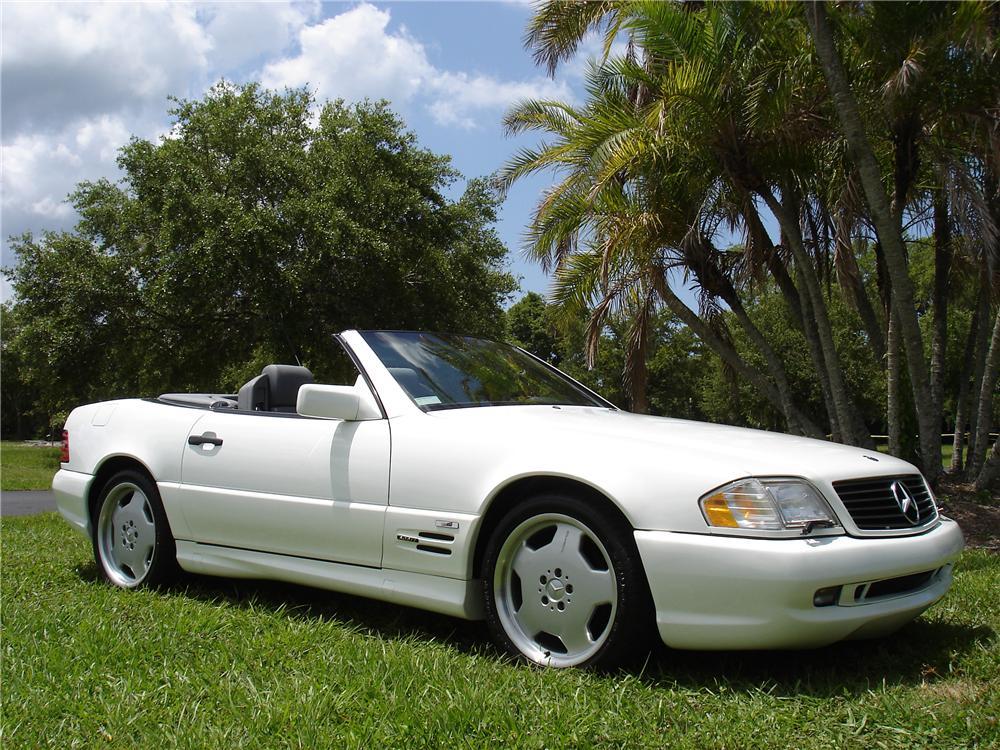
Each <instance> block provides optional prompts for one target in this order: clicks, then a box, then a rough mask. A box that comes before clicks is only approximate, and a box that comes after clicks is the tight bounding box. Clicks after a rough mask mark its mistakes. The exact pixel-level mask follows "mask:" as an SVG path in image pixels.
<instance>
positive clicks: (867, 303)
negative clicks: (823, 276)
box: [836, 227, 886, 365]
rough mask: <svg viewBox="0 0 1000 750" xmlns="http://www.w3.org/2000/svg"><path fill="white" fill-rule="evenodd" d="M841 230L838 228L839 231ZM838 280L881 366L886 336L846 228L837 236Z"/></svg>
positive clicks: (883, 358) (883, 359)
mask: <svg viewBox="0 0 1000 750" xmlns="http://www.w3.org/2000/svg"><path fill="white" fill-rule="evenodd" d="M839 229H840V228H839V227H838V230H839ZM836 265H837V280H838V281H839V282H840V286H841V288H842V289H843V290H844V291H845V292H846V293H847V297H848V301H849V302H850V303H851V304H852V306H853V307H854V309H855V310H856V311H857V313H858V317H860V318H861V325H862V326H863V327H864V329H865V334H866V335H867V336H868V342H869V343H870V344H871V347H872V352H873V353H874V355H875V360H876V361H877V362H878V363H879V364H880V365H881V364H882V363H883V362H884V361H885V346H886V345H885V334H884V332H883V328H882V324H881V323H880V322H879V319H878V316H877V315H876V314H875V308H874V306H873V305H872V301H871V300H870V299H869V298H868V290H866V289H865V284H864V281H863V280H862V278H861V269H860V268H858V259H857V258H855V257H854V248H852V247H851V238H850V235H849V234H848V233H847V230H846V228H844V229H843V232H841V231H838V234H837V263H836Z"/></svg>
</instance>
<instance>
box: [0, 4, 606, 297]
mask: <svg viewBox="0 0 1000 750" xmlns="http://www.w3.org/2000/svg"><path fill="white" fill-rule="evenodd" d="M530 13H531V8H530V5H528V4H526V3H518V2H494V3H468V2H421V3H418V2H391V3H382V2H374V3H356V2H354V3H323V4H318V3H311V2H306V3H302V2H284V1H282V2H268V3H225V4H207V3H205V4H180V3H177V4H158V3H142V4H139V3H117V4H101V3H76V4H72V3H62V4H45V3H37V2H33V3H18V2H4V3H3V4H2V5H0V14H2V19H0V21H2V24H0V25H2V36H3V39H2V42H3V48H2V49H3V59H2V67H0V72H2V79H3V80H2V116H3V121H2V148H3V183H2V184H3V192H2V217H0V218H2V233H3V237H4V238H5V239H4V244H3V262H4V264H9V263H11V262H12V261H13V258H12V257H11V255H10V252H9V249H8V247H7V242H6V237H8V236H9V235H17V234H20V233H21V232H24V231H32V232H35V233H39V232H41V231H42V230H46V229H51V230H59V229H68V228H71V227H72V225H73V223H74V221H75V216H74V214H73V211H72V209H71V208H70V207H69V206H67V205H66V204H65V202H64V199H65V196H66V194H67V193H69V191H70V190H72V188H73V186H74V185H75V184H76V183H77V182H79V181H81V180H85V179H96V178H98V177H105V176H107V177H114V176H115V175H116V174H117V168H116V166H115V154H116V151H117V149H118V147H120V146H121V145H122V144H124V143H125V142H126V141H127V140H128V138H129V137H130V136H131V135H136V136H139V137H142V138H152V139H155V138H158V137H160V136H161V135H163V134H164V133H165V132H166V130H167V128H168V125H169V121H168V119H167V116H166V110H167V106H168V103H167V98H166V97H167V96H168V95H176V96H181V97H188V98H195V97H199V96H201V95H202V94H203V93H204V91H205V89H206V88H207V87H208V86H210V85H211V84H212V83H213V82H215V81H217V80H219V79H220V78H222V77H225V78H227V79H229V80H233V81H237V82H244V81H251V80H254V81H260V82H262V83H264V84H265V85H268V86H272V87H276V88H280V87H283V86H301V85H308V86H309V87H310V88H311V89H312V90H314V91H315V92H316V94H317V95H318V97H319V98H320V99H326V98H336V97H341V96H342V97H344V98H347V99H351V100H356V99H360V98H364V97H369V98H373V99H377V98H383V97H384V98H388V99H390V100H391V101H392V102H393V106H394V108H395V109H396V110H397V111H398V112H399V113H400V114H401V115H402V116H403V118H404V120H405V121H406V122H407V124H408V126H409V127H410V128H411V129H412V130H414V131H415V132H416V133H417V135H418V138H419V140H420V142H421V143H422V144H423V145H424V146H425V147H427V148H430V149H431V150H433V151H436V152H439V153H448V154H451V155H452V157H453V159H454V164H455V166H456V167H457V168H458V169H459V170H460V171H461V172H462V173H463V174H464V175H466V176H467V177H475V176H479V175H485V174H490V173H492V172H493V171H494V170H496V169H497V168H498V167H500V166H501V165H502V164H503V163H504V161H505V160H506V159H508V158H509V156H510V155H511V154H512V153H513V152H514V151H515V149H516V148H517V147H518V145H520V144H521V143H524V142H530V143H533V142H535V141H536V140H537V138H535V137H528V138H526V139H523V140H520V141H519V140H513V139H509V138H506V137H504V135H503V131H502V127H501V124H500V123H501V118H502V116H503V113H504V111H505V110H506V109H507V108H508V107H509V106H510V104H511V103H513V102H514V101H516V100H518V99H520V98H523V97H558V98H563V99H577V100H579V99H580V98H581V97H582V88H581V84H582V72H583V69H584V66H585V62H586V58H587V57H588V56H590V55H593V54H596V53H597V51H598V49H599V45H598V43H597V41H596V40H594V41H593V43H588V44H586V45H585V47H584V49H583V51H582V53H581V55H580V56H579V59H577V60H574V61H571V62H570V63H569V64H567V65H566V66H564V68H563V70H562V71H561V72H560V73H559V74H558V75H557V76H556V78H555V79H550V78H549V77H548V76H547V75H546V74H545V72H544V71H543V70H541V69H539V68H537V67H536V66H535V65H534V63H533V61H532V59H531V56H530V54H529V53H528V52H527V51H526V50H525V49H524V47H523V46H522V41H521V40H522V37H523V33H524V29H525V25H526V23H527V21H528V18H529V16H530ZM551 182H552V178H551V177H550V176H547V177H539V178H536V179H531V180H527V181H525V182H523V183H521V184H519V185H517V186H516V187H515V188H514V190H513V191H512V192H511V194H510V196H509V197H508V200H507V202H506V203H505V204H504V207H503V211H502V215H501V220H500V222H499V225H498V231H499V233H500V236H501V238H502V239H503V240H504V241H505V243H506V244H507V246H508V248H509V249H510V251H511V255H510V258H511V269H512V270H513V271H514V273H515V274H517V275H519V276H520V277H522V290H523V291H529V290H533V291H539V292H542V293H544V292H545V291H546V289H547V287H548V279H547V278H546V277H545V275H544V274H543V273H542V272H541V270H540V269H539V268H538V267H537V265H535V264H534V263H531V262H529V261H526V260H525V259H524V258H523V257H522V255H521V237H522V233H523V231H524V227H525V226H526V224H527V222H528V220H529V217H530V214H531V210H532V207H533V205H534V203H535V202H536V200H537V199H538V196H539V195H540V193H541V192H542V191H543V190H544V189H545V187H546V186H547V185H549V184H551ZM461 189H462V185H458V186H456V187H455V193H456V195H457V194H459V193H460V192H461ZM8 291H9V290H8V289H7V287H6V284H4V295H5V296H6V294H7V292H8Z"/></svg>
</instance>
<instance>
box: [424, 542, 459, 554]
mask: <svg viewBox="0 0 1000 750" xmlns="http://www.w3.org/2000/svg"><path fill="white" fill-rule="evenodd" d="M417 549H418V550H420V551H421V552H431V553H433V554H435V555H450V554H451V550H450V549H447V548H445V547H432V546H431V545H429V544H418V545H417Z"/></svg>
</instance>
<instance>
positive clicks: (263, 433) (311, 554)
mask: <svg viewBox="0 0 1000 750" xmlns="http://www.w3.org/2000/svg"><path fill="white" fill-rule="evenodd" d="M186 438H187V439H186V440H185V444H184V445H183V447H182V449H183V451H184V458H183V461H182V463H181V483H180V486H179V488H178V496H179V498H180V503H181V507H182V508H183V513H184V517H185V520H186V521H187V523H188V526H189V528H190V530H191V535H192V536H193V539H192V541H196V542H202V543H206V544H218V545H224V546H227V547H237V548H241V549H252V550H260V551H265V552H275V553H279V554H283V555H295V556H298V557H307V558H313V559H320V560H333V561H337V562H345V563H353V564H357V565H368V566H380V565H381V562H382V547H381V545H382V529H383V524H384V517H385V511H386V507H387V503H388V496H389V423H388V421H387V420H385V419H376V420H370V421H360V422H343V421H339V420H331V419H313V418H308V417H301V416H298V415H295V414H278V413H268V412H253V411H242V412H241V411H236V410H233V411H228V410H227V411H208V412H206V414H205V415H204V416H203V417H202V418H201V419H199V420H198V421H197V422H196V423H195V424H194V426H193V427H192V429H191V431H190V434H189V435H188V436H186ZM192 443H195V444H192ZM179 447H180V446H179Z"/></svg>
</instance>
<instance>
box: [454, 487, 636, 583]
mask: <svg viewBox="0 0 1000 750" xmlns="http://www.w3.org/2000/svg"><path fill="white" fill-rule="evenodd" d="M545 492H557V493H561V494H565V495H570V496H573V497H576V498H579V499H580V500H581V501H583V502H589V503H595V504H598V505H600V506H601V507H603V508H604V509H605V510H607V511H609V512H611V513H612V514H613V515H615V516H616V517H617V518H618V519H619V520H620V521H621V522H622V524H623V525H625V526H627V527H628V528H629V529H634V528H635V526H634V525H633V523H632V522H631V520H629V517H628V516H627V515H626V514H625V512H624V511H623V510H622V508H621V506H620V505H618V503H617V502H615V501H614V500H613V499H612V497H611V496H610V495H609V494H608V493H607V492H605V491H604V490H602V489H600V488H598V487H595V486H594V485H592V484H589V483H587V482H585V481H583V480H581V479H578V478H576V477H569V476H563V475H558V474H533V475H529V476H522V477H515V478H512V479H510V480H509V481H507V482H506V483H505V484H502V485H501V486H499V487H498V488H496V489H495V490H494V491H493V493H492V494H491V495H490V497H489V498H488V499H487V501H486V503H485V511H484V512H483V514H482V520H481V521H480V522H479V526H478V529H477V531H476V538H475V540H474V544H473V553H472V577H473V578H479V577H480V576H481V575H482V566H483V557H484V556H485V552H486V545H487V543H488V541H489V538H490V535H491V534H492V533H493V530H494V529H495V528H496V527H497V525H498V524H499V523H500V520H501V519H502V518H503V517H504V515H506V514H507V512H508V511H509V510H510V509H511V508H514V507H516V506H517V505H518V504H519V503H521V502H523V501H525V500H527V499H528V498H531V497H534V496H536V495H539V494H542V493H545Z"/></svg>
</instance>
